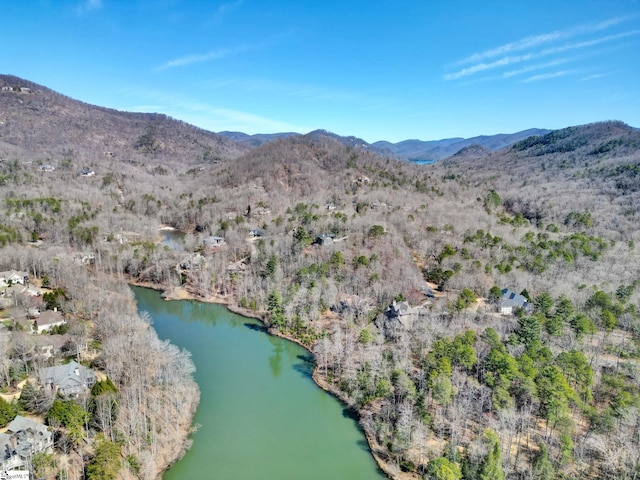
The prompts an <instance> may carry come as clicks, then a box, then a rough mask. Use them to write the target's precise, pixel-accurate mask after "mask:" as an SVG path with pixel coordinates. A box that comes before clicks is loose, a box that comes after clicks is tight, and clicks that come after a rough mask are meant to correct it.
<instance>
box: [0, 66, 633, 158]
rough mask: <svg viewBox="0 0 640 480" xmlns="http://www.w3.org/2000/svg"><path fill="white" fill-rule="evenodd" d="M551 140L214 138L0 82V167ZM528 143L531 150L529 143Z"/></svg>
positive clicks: (490, 148) (453, 150)
mask: <svg viewBox="0 0 640 480" xmlns="http://www.w3.org/2000/svg"><path fill="white" fill-rule="evenodd" d="M570 128H573V129H575V128H578V129H580V127H570ZM625 128H626V129H628V130H630V131H638V130H637V129H633V128H632V127H628V126H625ZM563 131H564V130H563ZM570 131H573V130H570ZM553 132H560V131H551V130H544V129H537V128H533V129H528V130H523V131H520V132H516V133H511V134H498V135H482V136H478V137H473V138H467V139H465V138H448V139H443V140H431V141H422V140H405V141H402V142H398V143H391V142H386V141H378V142H374V143H368V142H366V141H365V140H363V139H361V138H358V137H354V136H340V135H337V134H335V133H331V132H328V131H326V130H314V131H312V132H310V133H308V134H306V135H301V134H298V133H293V132H283V133H274V134H257V135H248V134H246V133H242V132H230V131H224V132H219V133H214V132H210V131H207V130H204V129H201V128H198V127H195V126H193V125H189V124H187V123H185V122H182V121H179V120H175V119H172V118H170V117H168V116H166V115H162V114H155V113H132V112H122V111H118V110H114V109H109V108H104V107H99V106H95V105H89V104H86V103H83V102H80V101H78V100H74V99H72V98H69V97H66V96H64V95H61V94H59V93H57V92H54V91H53V90H50V89H48V88H47V87H44V86H41V85H38V84H36V83H33V82H30V81H28V80H24V79H21V78H18V77H15V76H10V75H0V161H2V160H3V159H9V158H12V157H17V156H24V155H22V154H28V156H30V157H32V158H33V159H34V160H35V161H39V162H45V163H53V164H55V163H60V162H63V161H64V160H65V159H73V158H77V159H82V161H83V162H84V163H87V164H88V163H91V162H94V161H97V160H100V159H104V158H105V156H107V157H108V158H111V159H113V160H116V161H118V160H119V161H124V162H132V163H154V164H157V163H162V164H172V163H178V164H180V163H182V164H207V163H218V162H219V161H228V160H234V159H238V158H240V157H242V156H244V155H246V154H248V153H250V152H252V151H254V150H256V149H260V148H261V147H262V146H264V145H265V144H272V143H276V144H277V143H279V142H282V141H287V140H288V141H295V140H296V139H301V138H304V141H305V142H315V143H318V144H322V143H323V142H326V141H328V140H330V141H331V142H336V144H341V145H343V146H346V147H349V148H357V149H360V150H364V151H367V152H369V153H371V154H378V155H382V156H386V157H392V158H397V159H401V160H411V161H436V160H442V159H447V158H451V159H465V158H466V159H472V158H484V157H487V156H489V155H490V154H492V153H495V152H497V151H499V150H503V149H505V148H508V147H513V146H514V145H518V144H521V143H522V142H524V141H528V140H527V139H529V138H532V137H533V138H534V139H540V138H542V139H543V140H539V141H545V142H547V141H548V142H551V141H552V140H553V141H556V138H555V137H553V138H552V139H551V140H546V138H547V136H548V135H550V134H551V133H553ZM558 135H559V134H558ZM529 142H530V143H531V142H533V143H531V144H532V145H533V144H536V143H535V142H536V141H535V140H529ZM279 148H280V147H279ZM545 148H547V149H548V148H550V147H549V146H548V145H547V146H546V147H545ZM603 148H604V147H603ZM611 148H613V147H611Z"/></svg>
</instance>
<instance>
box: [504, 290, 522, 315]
mask: <svg viewBox="0 0 640 480" xmlns="http://www.w3.org/2000/svg"><path fill="white" fill-rule="evenodd" d="M516 307H520V308H526V307H527V299H526V297H524V296H523V295H519V294H517V293H515V292H512V291H511V290H509V289H508V288H504V289H502V298H501V299H500V313H502V314H503V315H511V314H512V313H513V309H514V308H516Z"/></svg>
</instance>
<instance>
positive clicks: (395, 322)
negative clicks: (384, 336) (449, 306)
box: [384, 300, 426, 335]
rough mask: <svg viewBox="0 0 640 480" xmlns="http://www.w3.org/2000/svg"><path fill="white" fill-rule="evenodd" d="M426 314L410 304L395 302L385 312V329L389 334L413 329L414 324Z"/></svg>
mask: <svg viewBox="0 0 640 480" xmlns="http://www.w3.org/2000/svg"><path fill="white" fill-rule="evenodd" d="M425 313H426V312H425V310H424V309H423V308H422V307H420V306H417V307H412V306H411V305H409V302H406V301H401V302H398V301H396V300H394V301H393V303H392V304H391V305H389V306H388V307H387V308H386V309H385V311H384V315H385V320H384V328H385V330H387V331H388V332H393V331H395V330H397V329H408V328H411V326H412V325H413V324H414V322H415V321H416V320H417V319H418V318H419V317H420V316H422V315H424V314H425ZM392 335H393V334H392Z"/></svg>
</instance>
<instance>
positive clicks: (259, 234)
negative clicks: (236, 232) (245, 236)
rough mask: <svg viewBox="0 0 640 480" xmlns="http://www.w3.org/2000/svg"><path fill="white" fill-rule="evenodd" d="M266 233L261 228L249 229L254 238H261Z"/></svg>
mask: <svg viewBox="0 0 640 480" xmlns="http://www.w3.org/2000/svg"><path fill="white" fill-rule="evenodd" d="M263 235H264V231H263V230H260V229H257V228H256V229H253V230H249V236H250V237H252V238H259V237H262V236H263Z"/></svg>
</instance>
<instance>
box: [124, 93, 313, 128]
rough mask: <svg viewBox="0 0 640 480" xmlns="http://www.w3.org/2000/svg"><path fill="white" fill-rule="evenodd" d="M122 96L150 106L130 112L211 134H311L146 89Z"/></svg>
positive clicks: (247, 113)
mask: <svg viewBox="0 0 640 480" xmlns="http://www.w3.org/2000/svg"><path fill="white" fill-rule="evenodd" d="M123 93H125V94H126V95H132V96H136V97H139V98H142V99H144V100H147V101H151V102H153V104H152V105H141V107H142V108H133V107H130V109H132V110H136V111H145V112H148V111H154V112H159V113H164V114H165V115H169V116H171V117H174V118H178V119H180V120H183V121H185V122H189V123H192V124H194V125H198V126H199V127H201V128H205V129H208V130H211V131H214V132H215V131H221V130H238V131H243V132H254V133H259V132H260V133H265V132H266V133H268V132H283V131H287V132H300V133H304V132H308V131H309V130H311V128H308V127H303V126H299V125H293V124H291V123H288V122H283V121H281V120H278V119H274V118H268V117H264V116H261V115H258V114H255V113H251V112H244V111H241V110H234V109H229V108H225V107H220V106H217V105H212V104H209V103H206V102H199V101H194V100H192V99H190V98H188V97H186V96H183V95H180V94H174V93H168V92H162V91H154V90H147V89H144V90H143V89H140V90H138V89H130V90H127V91H125V92H123Z"/></svg>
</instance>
